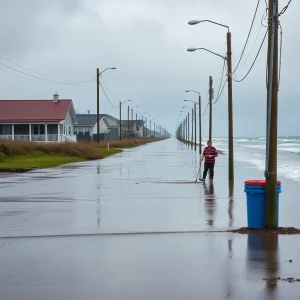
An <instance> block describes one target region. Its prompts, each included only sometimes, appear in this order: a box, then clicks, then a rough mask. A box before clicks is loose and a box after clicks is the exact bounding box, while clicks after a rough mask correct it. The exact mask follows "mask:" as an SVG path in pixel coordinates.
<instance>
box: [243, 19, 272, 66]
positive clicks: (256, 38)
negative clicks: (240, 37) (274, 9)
mask: <svg viewBox="0 0 300 300" xmlns="http://www.w3.org/2000/svg"><path fill="white" fill-rule="evenodd" d="M262 27H268V26H265V25H262V26H260V27H259V30H258V33H257V35H256V38H255V40H254V43H253V45H252V48H251V50H250V52H249V53H248V55H247V57H246V59H245V60H244V61H243V63H242V64H241V65H240V67H242V66H244V65H245V63H246V61H247V60H248V58H249V57H250V55H251V53H252V51H253V49H254V46H255V45H256V42H257V39H258V36H259V34H260V32H261V29H262Z"/></svg>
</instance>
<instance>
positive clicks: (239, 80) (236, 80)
mask: <svg viewBox="0 0 300 300" xmlns="http://www.w3.org/2000/svg"><path fill="white" fill-rule="evenodd" d="M267 33H268V30H266V33H265V36H264V38H263V41H262V43H261V45H260V47H259V50H258V52H257V54H256V57H255V59H254V61H253V63H252V65H251V67H250V69H249V70H248V72H247V73H246V75H245V76H244V77H243V78H242V79H235V78H233V77H232V75H230V74H228V76H231V77H232V79H233V80H234V81H235V82H242V81H243V80H244V79H245V78H246V77H247V76H248V75H249V74H250V72H251V70H252V68H253V67H254V65H255V63H256V60H257V58H258V55H259V53H260V51H261V48H262V46H263V44H264V42H265V39H266V36H267Z"/></svg>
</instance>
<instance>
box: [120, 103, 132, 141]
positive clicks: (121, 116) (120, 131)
mask: <svg viewBox="0 0 300 300" xmlns="http://www.w3.org/2000/svg"><path fill="white" fill-rule="evenodd" d="M127 101H131V100H125V101H123V102H121V101H120V124H119V126H120V141H121V140H122V104H123V103H125V102H127Z"/></svg>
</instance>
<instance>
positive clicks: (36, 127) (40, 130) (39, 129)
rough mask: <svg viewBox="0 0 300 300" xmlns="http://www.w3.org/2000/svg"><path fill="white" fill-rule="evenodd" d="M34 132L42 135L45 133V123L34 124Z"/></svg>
mask: <svg viewBox="0 0 300 300" xmlns="http://www.w3.org/2000/svg"><path fill="white" fill-rule="evenodd" d="M33 134H34V135H40V134H45V125H43V124H42V125H33Z"/></svg>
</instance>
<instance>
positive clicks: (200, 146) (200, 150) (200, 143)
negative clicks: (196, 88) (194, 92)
mask: <svg viewBox="0 0 300 300" xmlns="http://www.w3.org/2000/svg"><path fill="white" fill-rule="evenodd" d="M201 130H202V129H201V96H200V94H199V153H200V155H201V153H202V132H201Z"/></svg>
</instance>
